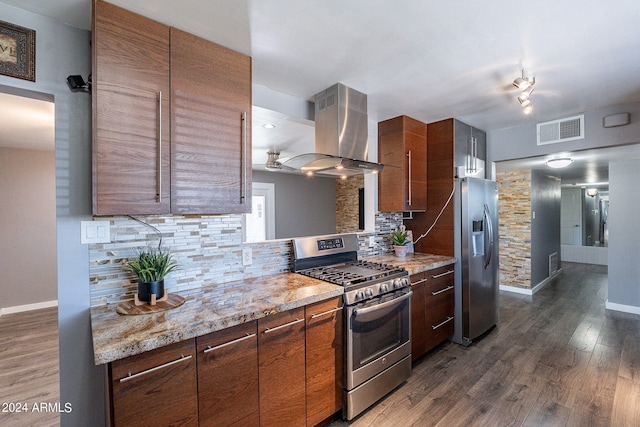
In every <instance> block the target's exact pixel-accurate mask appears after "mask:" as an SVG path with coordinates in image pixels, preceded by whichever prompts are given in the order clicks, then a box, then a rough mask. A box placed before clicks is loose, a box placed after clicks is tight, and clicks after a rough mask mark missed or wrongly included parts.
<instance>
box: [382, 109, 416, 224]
mask: <svg viewBox="0 0 640 427" xmlns="http://www.w3.org/2000/svg"><path fill="white" fill-rule="evenodd" d="M378 161H380V163H383V164H384V165H385V168H384V169H383V170H382V172H381V173H380V176H379V178H378V210H380V212H402V211H425V210H426V209H427V125H426V124H424V123H422V122H420V121H418V120H415V119H412V118H411V117H407V116H399V117H395V118H393V119H389V120H385V121H383V122H380V123H378ZM387 165H388V167H387Z"/></svg>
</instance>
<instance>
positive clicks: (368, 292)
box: [364, 288, 373, 298]
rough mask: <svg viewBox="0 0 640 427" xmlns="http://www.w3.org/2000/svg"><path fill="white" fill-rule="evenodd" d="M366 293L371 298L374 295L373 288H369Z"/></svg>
mask: <svg viewBox="0 0 640 427" xmlns="http://www.w3.org/2000/svg"><path fill="white" fill-rule="evenodd" d="M364 294H365V295H366V296H367V298H371V297H372V296H373V290H371V288H367V289H366V290H365V291H364Z"/></svg>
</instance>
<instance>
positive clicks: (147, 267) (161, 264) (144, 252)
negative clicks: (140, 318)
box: [124, 248, 178, 302]
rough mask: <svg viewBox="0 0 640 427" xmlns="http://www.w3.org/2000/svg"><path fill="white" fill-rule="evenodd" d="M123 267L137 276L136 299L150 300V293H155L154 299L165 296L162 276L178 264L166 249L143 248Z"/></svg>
mask: <svg viewBox="0 0 640 427" xmlns="http://www.w3.org/2000/svg"><path fill="white" fill-rule="evenodd" d="M124 267H125V269H126V270H128V271H130V272H131V273H133V274H135V275H136V277H137V278H138V300H139V301H149V302H152V301H153V298H152V295H155V300H159V299H161V298H162V297H164V296H165V293H164V278H165V276H166V275H167V274H169V273H171V272H172V271H173V270H175V269H176V268H177V267H178V264H177V263H176V261H175V260H174V258H173V255H172V254H171V251H169V250H168V249H163V248H158V249H155V248H144V249H140V250H139V251H138V253H137V254H136V256H135V257H133V258H131V259H130V260H129V261H127V263H126V264H125V265H124Z"/></svg>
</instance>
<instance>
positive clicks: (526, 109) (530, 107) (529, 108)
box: [522, 102, 533, 115]
mask: <svg viewBox="0 0 640 427" xmlns="http://www.w3.org/2000/svg"><path fill="white" fill-rule="evenodd" d="M522 112H523V113H524V114H527V115H528V114H531V113H532V112H533V104H532V103H531V102H529V104H528V105H527V106H526V107H524V108H523V109H522Z"/></svg>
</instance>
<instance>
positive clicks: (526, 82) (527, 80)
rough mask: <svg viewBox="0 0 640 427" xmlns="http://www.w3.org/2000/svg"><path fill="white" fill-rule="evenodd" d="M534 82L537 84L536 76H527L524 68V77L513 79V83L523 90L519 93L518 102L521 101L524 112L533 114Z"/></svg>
mask: <svg viewBox="0 0 640 427" xmlns="http://www.w3.org/2000/svg"><path fill="white" fill-rule="evenodd" d="M534 84H536V78H535V77H534V76H526V77H525V75H524V69H523V70H522V77H518V78H516V79H515V80H514V81H513V85H514V86H515V87H517V88H518V89H520V90H521V91H522V92H521V93H520V95H518V102H520V105H521V106H522V112H523V113H524V114H531V113H532V112H533V104H532V103H531V99H530V97H531V93H532V92H533V85H534Z"/></svg>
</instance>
